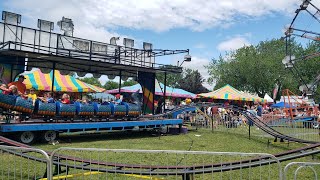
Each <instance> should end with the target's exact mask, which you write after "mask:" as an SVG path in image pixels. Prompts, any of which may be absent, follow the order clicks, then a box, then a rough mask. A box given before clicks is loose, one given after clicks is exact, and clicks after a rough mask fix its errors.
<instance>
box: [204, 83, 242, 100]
mask: <svg viewBox="0 0 320 180" xmlns="http://www.w3.org/2000/svg"><path fill="white" fill-rule="evenodd" d="M198 97H203V98H212V99H225V100H240V99H242V98H244V96H243V95H242V94H241V93H240V91H238V90H237V89H235V88H233V87H232V86H230V85H229V84H227V85H225V86H223V87H222V88H220V89H217V90H215V91H212V92H208V93H201V94H198Z"/></svg>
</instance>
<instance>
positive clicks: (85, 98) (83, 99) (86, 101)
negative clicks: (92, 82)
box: [81, 96, 89, 104]
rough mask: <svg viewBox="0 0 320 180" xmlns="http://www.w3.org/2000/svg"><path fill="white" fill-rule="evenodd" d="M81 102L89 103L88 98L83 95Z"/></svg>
mask: <svg viewBox="0 0 320 180" xmlns="http://www.w3.org/2000/svg"><path fill="white" fill-rule="evenodd" d="M81 102H82V104H89V99H88V97H87V96H83V97H82V100H81Z"/></svg>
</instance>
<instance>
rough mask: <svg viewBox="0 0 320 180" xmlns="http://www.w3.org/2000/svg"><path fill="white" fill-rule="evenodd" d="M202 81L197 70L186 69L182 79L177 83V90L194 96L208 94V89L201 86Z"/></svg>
mask: <svg viewBox="0 0 320 180" xmlns="http://www.w3.org/2000/svg"><path fill="white" fill-rule="evenodd" d="M204 81H205V80H204V79H203V77H202V76H201V74H200V73H199V71H198V70H192V69H186V70H185V71H184V73H183V78H182V79H180V80H179V82H178V84H179V86H178V88H181V89H184V90H186V91H189V92H192V93H195V94H199V93H204V92H209V91H208V89H207V88H205V87H203V85H202V83H203V82H204Z"/></svg>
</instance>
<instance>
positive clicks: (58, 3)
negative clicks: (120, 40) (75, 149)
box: [4, 0, 301, 33]
mask: <svg viewBox="0 0 320 180" xmlns="http://www.w3.org/2000/svg"><path fill="white" fill-rule="evenodd" d="M300 3H301V1H300V0H294V1H292V0H281V1H279V0H242V1H238V0H224V1H207V0H197V1H194V0H153V1H149V0H123V1H111V0H82V1H77V0H68V1H65V0H55V1H43V0H28V1H21V0H6V1H4V8H6V9H7V10H10V11H15V12H18V13H21V14H22V16H23V17H27V18H29V19H30V18H32V19H33V20H32V21H33V22H34V24H36V19H37V18H43V19H47V20H51V21H55V22H56V21H57V20H59V19H61V17H62V16H66V17H69V18H72V19H73V20H74V21H75V27H76V28H78V27H82V26H91V27H94V28H97V29H105V28H107V29H110V28H117V27H126V28H134V29H150V30H153V31H166V30H170V29H173V28H189V29H192V30H195V31H202V30H205V29H209V28H212V27H229V26H230V25H232V24H234V23H235V22H237V21H238V20H239V18H241V20H243V19H244V20H246V19H247V20H250V19H252V18H256V17H264V16H265V15H271V14H273V13H278V12H280V13H283V14H286V12H288V11H289V12H292V13H293V12H294V10H295V9H296V8H297V5H298V4H300ZM27 21H28V20H27ZM81 33H82V32H81Z"/></svg>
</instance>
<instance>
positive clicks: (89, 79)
mask: <svg viewBox="0 0 320 180" xmlns="http://www.w3.org/2000/svg"><path fill="white" fill-rule="evenodd" d="M79 80H80V81H83V82H85V83H88V84H91V85H95V86H98V87H103V86H102V85H101V83H100V81H99V79H98V78H94V77H85V78H79Z"/></svg>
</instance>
